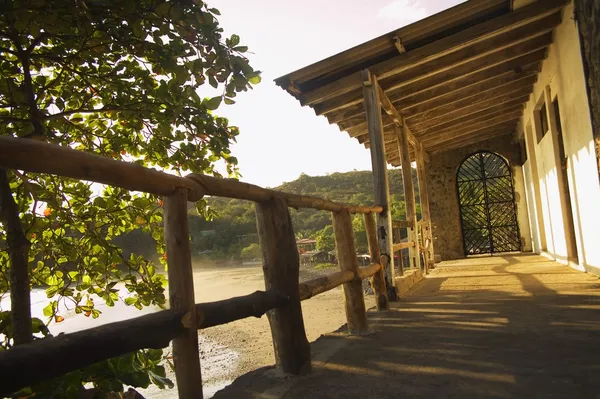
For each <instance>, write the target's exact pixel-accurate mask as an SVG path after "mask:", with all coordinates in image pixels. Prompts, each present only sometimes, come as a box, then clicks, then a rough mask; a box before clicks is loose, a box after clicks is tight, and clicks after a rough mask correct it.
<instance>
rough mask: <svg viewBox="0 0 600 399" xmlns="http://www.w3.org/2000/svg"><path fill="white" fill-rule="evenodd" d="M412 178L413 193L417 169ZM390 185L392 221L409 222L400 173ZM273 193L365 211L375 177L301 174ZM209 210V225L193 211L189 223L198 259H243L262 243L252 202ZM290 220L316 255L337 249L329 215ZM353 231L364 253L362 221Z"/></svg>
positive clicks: (303, 212)
mask: <svg viewBox="0 0 600 399" xmlns="http://www.w3.org/2000/svg"><path fill="white" fill-rule="evenodd" d="M412 172H413V181H414V182H415V187H417V186H418V184H417V177H416V170H415V169H413V170H412ZM389 179H390V191H391V204H392V205H391V206H392V218H393V219H398V220H400V219H405V213H404V193H403V190H402V172H401V170H399V169H395V170H390V173H389ZM275 189H276V190H280V191H284V192H288V193H293V194H303V195H312V196H317V197H321V198H326V199H329V200H332V201H338V202H344V203H348V204H362V205H365V204H373V203H374V198H373V177H372V174H371V172H370V171H355V172H347V173H333V174H330V175H327V176H308V175H305V174H301V175H300V177H299V178H298V179H296V180H294V181H292V182H289V183H283V184H282V185H281V186H279V187H276V188H275ZM417 203H418V196H417ZM208 205H209V207H210V215H211V216H212V220H206V219H205V217H204V216H201V215H199V214H198V213H197V212H195V211H193V212H192V215H191V218H190V232H191V235H192V248H193V251H194V252H195V255H202V256H207V257H211V258H220V259H224V258H225V259H231V258H234V259H237V258H240V257H241V255H242V251H243V250H244V249H245V248H247V247H249V246H250V245H252V244H256V243H257V242H258V237H257V236H256V219H255V215H254V206H253V203H252V202H250V201H242V200H235V199H233V200H232V199H227V198H209V199H208ZM417 211H418V209H417ZM291 215H292V221H293V224H294V231H295V232H296V236H297V237H298V238H314V239H316V240H317V249H319V250H326V251H330V250H332V249H333V247H334V245H335V244H334V240H333V229H331V215H330V213H329V212H325V211H318V210H315V209H299V210H295V209H291ZM353 226H354V230H355V233H356V243H357V250H358V251H359V252H366V251H367V241H366V236H365V233H364V226H363V221H362V217H361V216H360V215H356V216H355V217H354V220H353ZM249 252H250V250H249V249H247V250H246V251H244V254H247V253H249ZM253 253H254V252H253ZM245 257H247V256H244V258H245Z"/></svg>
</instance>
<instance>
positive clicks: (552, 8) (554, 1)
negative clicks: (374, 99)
mask: <svg viewBox="0 0 600 399" xmlns="http://www.w3.org/2000/svg"><path fill="white" fill-rule="evenodd" d="M568 3H569V0H544V1H538V2H535V3H533V4H530V5H528V6H525V7H522V8H520V9H518V10H515V11H512V12H510V13H508V14H505V15H502V16H500V17H497V18H494V19H491V20H489V21H486V22H483V23H480V24H477V25H474V26H472V27H470V28H467V29H465V30H462V31H460V32H457V33H455V34H453V35H449V36H446V37H444V38H442V39H440V40H437V41H435V42H433V43H430V44H426V45H424V46H422V47H419V48H416V49H415V50H412V51H409V52H406V53H404V54H399V55H397V56H395V57H393V58H391V59H388V60H386V61H383V62H380V63H377V64H375V65H373V66H371V67H369V70H370V71H371V73H373V74H374V75H376V76H377V77H378V78H379V79H381V80H382V79H386V78H389V77H391V76H394V75H396V74H398V73H400V72H402V71H405V70H407V69H409V68H414V67H418V66H420V65H423V64H425V63H427V62H430V61H432V60H435V59H438V58H441V57H444V56H446V55H448V54H451V53H454V52H458V51H462V50H464V49H467V48H469V47H473V46H474V45H476V44H477V43H480V42H483V41H486V40H489V39H492V38H495V37H498V36H501V35H503V34H506V33H509V32H511V31H513V30H515V29H518V28H520V27H522V26H524V25H527V24H531V23H533V22H535V21H538V20H540V19H543V18H545V17H547V16H550V15H552V14H554V13H556V12H557V11H559V10H560V9H562V7H564V6H565V5H567V4H568ZM361 85H362V79H361V75H360V72H357V73H353V74H351V75H348V76H345V77H343V78H341V79H338V80H335V81H333V82H331V83H329V84H326V85H323V86H321V87H318V88H317V89H315V90H311V91H308V92H306V93H303V94H302V95H300V101H301V103H302V104H303V105H314V104H316V103H318V102H322V101H324V100H326V99H328V98H332V97H335V96H338V95H342V94H345V93H349V92H351V91H353V90H356V89H359V88H360V87H361ZM386 87H387V86H386Z"/></svg>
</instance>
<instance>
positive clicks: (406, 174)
mask: <svg viewBox="0 0 600 399" xmlns="http://www.w3.org/2000/svg"><path fill="white" fill-rule="evenodd" d="M394 129H395V131H396V137H397V138H398V152H399V153H400V164H401V167H402V186H403V187H404V204H405V206H406V220H408V222H409V223H410V225H409V226H408V241H413V242H414V243H415V246H414V247H412V248H409V250H408V253H409V255H410V262H411V264H410V265H409V267H416V268H417V269H419V268H421V257H420V256H419V237H418V233H417V232H418V230H417V208H416V201H415V191H414V185H413V180H412V166H411V163H410V157H409V152H408V146H409V145H410V144H409V143H408V138H407V133H406V126H395V127H394Z"/></svg>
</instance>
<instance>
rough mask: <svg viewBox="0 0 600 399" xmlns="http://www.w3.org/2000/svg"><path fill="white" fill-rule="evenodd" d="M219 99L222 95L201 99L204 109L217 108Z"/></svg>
mask: <svg viewBox="0 0 600 399" xmlns="http://www.w3.org/2000/svg"><path fill="white" fill-rule="evenodd" d="M221 100H222V97H220V96H219V97H213V98H211V99H210V100H207V101H203V105H204V106H205V107H206V109H209V110H211V111H212V110H215V109H217V108H219V105H221Z"/></svg>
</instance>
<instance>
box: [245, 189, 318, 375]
mask: <svg viewBox="0 0 600 399" xmlns="http://www.w3.org/2000/svg"><path fill="white" fill-rule="evenodd" d="M255 206H256V225H257V230H258V238H259V241H260V247H261V250H262V255H263V273H264V277H265V287H266V289H267V290H275V291H277V292H280V293H282V294H284V295H287V296H288V297H289V302H288V304H287V305H285V306H283V307H281V308H277V309H273V310H271V311H269V312H268V313H267V317H268V319H269V324H270V326H271V335H272V337H273V348H274V350H275V362H276V365H277V368H278V369H279V370H281V371H283V372H284V373H289V374H294V375H303V374H306V373H308V372H310V370H311V363H310V345H309V343H308V340H307V339H306V333H305V330H304V320H303V318H302V308H301V306H300V296H299V287H298V279H299V274H300V271H299V270H300V259H299V255H298V249H297V247H296V238H295V236H294V230H293V227H292V219H291V217H290V212H289V210H288V206H287V203H286V202H285V200H284V199H283V198H280V197H273V198H271V199H269V200H267V201H263V202H257V203H256V205H255Z"/></svg>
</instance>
